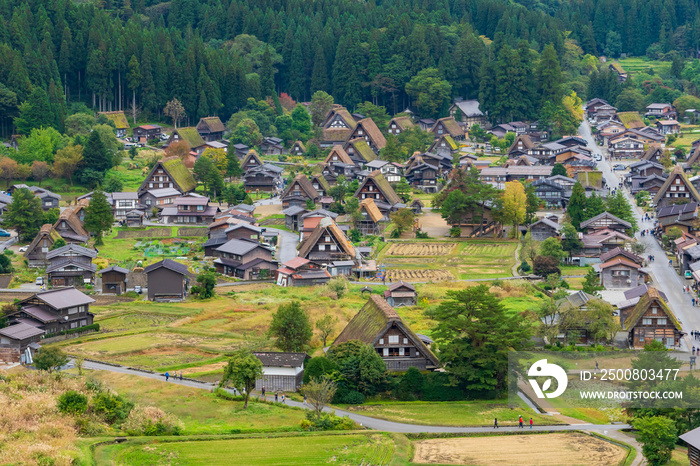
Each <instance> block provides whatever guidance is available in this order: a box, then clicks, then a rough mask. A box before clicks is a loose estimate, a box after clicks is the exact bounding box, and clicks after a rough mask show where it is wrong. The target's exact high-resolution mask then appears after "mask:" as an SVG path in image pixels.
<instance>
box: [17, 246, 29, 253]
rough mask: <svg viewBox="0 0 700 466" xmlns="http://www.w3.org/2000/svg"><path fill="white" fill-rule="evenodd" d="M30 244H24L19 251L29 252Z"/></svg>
mask: <svg viewBox="0 0 700 466" xmlns="http://www.w3.org/2000/svg"><path fill="white" fill-rule="evenodd" d="M28 247H29V246H22V247H21V248H19V249H18V251H19V252H27V248H28Z"/></svg>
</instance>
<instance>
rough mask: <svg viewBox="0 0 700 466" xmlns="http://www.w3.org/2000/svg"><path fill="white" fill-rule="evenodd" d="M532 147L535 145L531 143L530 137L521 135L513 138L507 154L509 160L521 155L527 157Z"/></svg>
mask: <svg viewBox="0 0 700 466" xmlns="http://www.w3.org/2000/svg"><path fill="white" fill-rule="evenodd" d="M533 147H535V143H534V142H532V139H531V138H530V136H529V135H527V134H523V135H520V136H517V137H516V138H515V140H514V141H513V144H511V145H510V147H509V148H508V152H507V154H508V157H509V158H514V157H519V156H521V155H528V153H529V152H530V150H531V149H532V148H533Z"/></svg>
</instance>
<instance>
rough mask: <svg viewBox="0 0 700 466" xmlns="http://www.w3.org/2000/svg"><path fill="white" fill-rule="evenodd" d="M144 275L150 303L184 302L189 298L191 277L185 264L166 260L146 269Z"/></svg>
mask: <svg viewBox="0 0 700 466" xmlns="http://www.w3.org/2000/svg"><path fill="white" fill-rule="evenodd" d="M144 273H145V274H146V276H147V279H148V299H149V300H150V301H182V300H184V299H185V298H186V297H187V287H188V285H189V277H188V275H187V266H186V265H185V264H181V263H180V262H175V261H174V260H172V259H164V260H162V261H160V262H156V263H155V264H151V265H149V266H148V267H146V268H145V269H144Z"/></svg>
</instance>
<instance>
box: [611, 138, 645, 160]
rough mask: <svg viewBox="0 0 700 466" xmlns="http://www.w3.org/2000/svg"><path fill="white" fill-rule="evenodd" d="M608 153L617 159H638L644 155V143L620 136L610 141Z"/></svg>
mask: <svg viewBox="0 0 700 466" xmlns="http://www.w3.org/2000/svg"><path fill="white" fill-rule="evenodd" d="M608 152H609V153H610V156H611V157H613V158H617V159H622V158H625V159H638V158H640V157H641V156H642V155H643V154H644V142H642V141H640V140H638V139H635V138H633V137H631V136H624V135H623V136H618V137H616V138H614V139H611V140H610V141H609V143H608Z"/></svg>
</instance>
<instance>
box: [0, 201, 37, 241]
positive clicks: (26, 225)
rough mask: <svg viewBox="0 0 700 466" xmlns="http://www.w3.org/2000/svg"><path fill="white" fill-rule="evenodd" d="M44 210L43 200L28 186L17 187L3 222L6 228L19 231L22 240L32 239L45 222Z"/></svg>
mask: <svg viewBox="0 0 700 466" xmlns="http://www.w3.org/2000/svg"><path fill="white" fill-rule="evenodd" d="M43 220H44V211H43V210H42V208H41V201H40V200H39V198H38V197H36V196H34V193H32V192H31V191H30V190H28V189H27V188H20V189H16V190H15V191H14V192H13V193H12V202H11V203H10V205H9V206H7V211H6V212H5V215H3V219H2V224H3V226H4V227H5V228H12V229H14V230H16V231H17V235H19V238H20V240H22V241H31V240H32V239H34V237H35V236H36V234H37V233H38V232H39V228H41V225H42V224H43Z"/></svg>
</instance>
